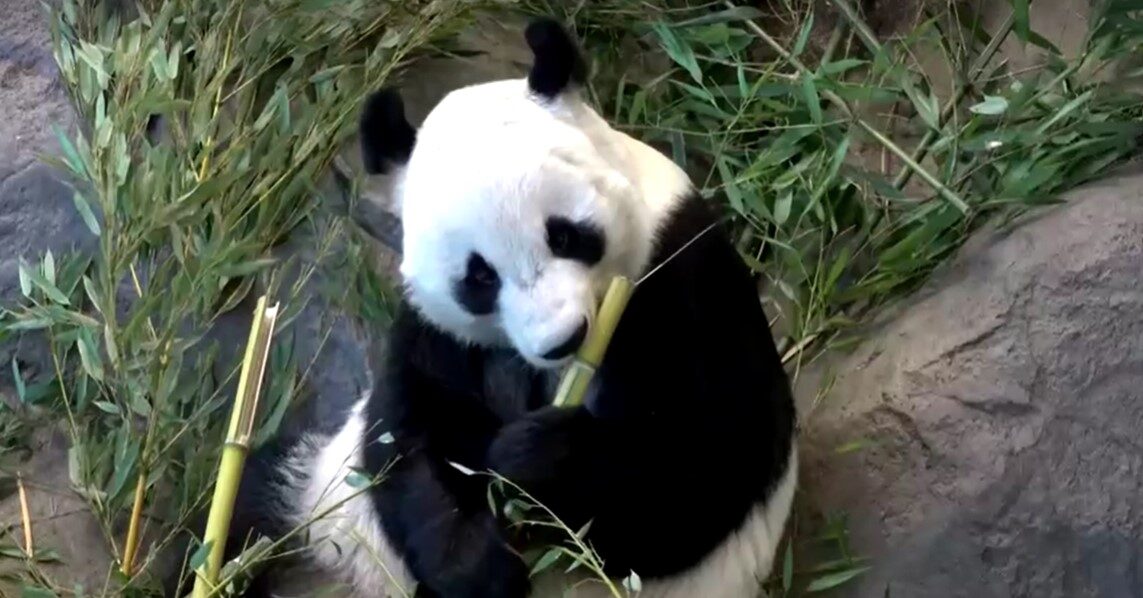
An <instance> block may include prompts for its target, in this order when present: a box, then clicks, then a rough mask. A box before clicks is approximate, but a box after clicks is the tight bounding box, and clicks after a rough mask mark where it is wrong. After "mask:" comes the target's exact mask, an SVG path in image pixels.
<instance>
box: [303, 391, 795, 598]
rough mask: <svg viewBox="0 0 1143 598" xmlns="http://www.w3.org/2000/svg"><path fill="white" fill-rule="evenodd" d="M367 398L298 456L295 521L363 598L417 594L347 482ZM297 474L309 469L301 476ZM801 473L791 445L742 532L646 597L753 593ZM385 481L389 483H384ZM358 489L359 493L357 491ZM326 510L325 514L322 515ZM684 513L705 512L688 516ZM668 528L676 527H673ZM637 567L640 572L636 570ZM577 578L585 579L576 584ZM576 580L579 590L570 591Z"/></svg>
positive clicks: (598, 596)
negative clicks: (763, 499) (340, 425)
mask: <svg viewBox="0 0 1143 598" xmlns="http://www.w3.org/2000/svg"><path fill="white" fill-rule="evenodd" d="M365 400H366V399H365V398H362V399H361V400H360V401H359V402H358V403H357V404H356V405H355V406H354V409H353V411H352V413H351V414H350V417H349V420H348V421H347V422H346V424H345V426H344V427H343V428H342V429H341V431H340V432H338V433H337V434H336V435H334V436H332V437H329V438H324V439H318V438H310V439H307V441H305V442H303V443H302V444H301V446H299V447H298V448H297V449H295V451H294V452H293V454H291V457H290V460H289V461H288V463H287V465H286V467H285V469H284V471H286V472H288V473H290V477H291V478H294V479H306V478H308V480H307V481H306V482H305V483H304V484H298V487H294V488H287V489H284V491H285V493H286V496H298V498H299V502H298V504H297V505H296V506H297V508H296V510H295V512H294V520H293V521H292V522H291V523H293V524H294V525H308V527H306V529H308V530H309V534H308V537H309V540H310V550H311V555H312V556H313V558H314V559H315V560H316V561H317V562H318V564H319V565H321V566H322V567H324V568H326V569H327V570H329V571H332V572H337V573H339V574H341V575H343V576H344V578H345V581H346V582H347V583H349V584H351V586H352V587H353V588H355V589H356V590H357V592H358V593H360V594H361V595H362V596H365V595H369V596H406V595H407V596H411V595H412V594H413V589H414V587H415V582H414V581H413V577H412V575H411V574H410V573H409V571H408V569H407V567H406V566H405V563H404V561H403V560H402V559H401V557H400V556H399V555H398V554H397V553H396V552H395V551H394V550H393V548H392V547H391V546H390V544H389V542H388V540H387V539H386V537H385V535H384V532H383V531H382V527H381V521H380V519H379V517H378V515H377V512H376V510H374V508H373V504H372V502H371V501H370V499H369V497H368V495H367V494H366V493H363V492H361V491H360V490H359V489H356V488H353V487H351V486H350V485H348V484H347V483H346V482H345V478H346V476H347V475H349V473H350V469H349V468H350V467H360V466H361V460H362V451H361V449H362V446H363V442H364V439H365V438H367V437H368V438H375V437H377V436H380V435H381V433H380V432H374V431H370V432H369V434H366V433H365V429H364V427H365V420H364V417H363V416H362V410H363V409H364V405H365ZM296 472H306V473H307V474H308V475H306V476H303V477H300V478H299V477H297V476H296ZM797 478H798V458H797V453H796V452H794V451H793V450H791V453H790V459H789V463H788V465H787V468H786V472H785V473H784V474H783V475H782V478H781V479H780V480H779V482H778V484H777V486H776V487H775V489H774V493H773V494H772V495H771V496H770V499H769V500H767V501H766V502H764V503H761V504H759V505H758V506H756V507H754V509H753V510H752V511H751V512H750V513H749V514H748V515H747V517H746V520H745V521H744V522H743V524H742V526H741V527H740V528H739V529H738V531H736V532H734V533H733V534H731V535H730V536H729V537H728V538H727V539H725V540H723V542H722V543H721V544H720V545H719V546H718V547H717V548H715V550H714V551H713V552H711V553H710V555H708V556H707V557H706V559H705V560H703V562H702V563H700V564H699V565H697V566H696V567H694V568H692V569H690V570H688V571H686V572H683V573H681V574H679V575H677V576H674V577H671V578H665V579H657V580H647V581H645V582H644V583H643V588H642V591H641V592H640V593H639V594H638V596H639V597H640V598H699V597H701V598H753V597H754V596H757V595H758V589H759V587H760V584H761V583H762V581H764V580H765V579H766V577H768V576H769V575H770V570H771V568H772V566H773V562H774V554H775V551H776V550H777V548H778V543H779V542H780V541H781V539H782V533H783V530H784V529H785V526H786V520H787V518H788V516H789V513H790V507H791V504H792V502H793V498H794V490H795V487H796V485H797ZM382 483H384V482H382ZM355 494H356V496H355ZM319 515H322V516H321V517H319ZM683 516H696V517H698V516H701V514H687V515H683ZM663 533H664V534H669V533H670V527H669V526H666V527H664V530H663ZM636 573H638V572H636ZM575 584H578V585H575ZM573 585H575V590H574V591H570V592H568V591H567V588H568V587H571V586H573ZM609 595H610V594H609V593H608V591H607V589H606V587H605V586H604V585H603V584H602V583H599V582H598V581H594V580H590V579H586V580H585V579H584V578H583V577H582V575H576V574H574V573H573V574H572V575H558V574H557V575H552V574H549V575H544V576H541V578H539V579H537V580H535V587H534V590H533V592H532V596H533V598H556V597H561V596H563V597H569V598H606V597H608V596H609Z"/></svg>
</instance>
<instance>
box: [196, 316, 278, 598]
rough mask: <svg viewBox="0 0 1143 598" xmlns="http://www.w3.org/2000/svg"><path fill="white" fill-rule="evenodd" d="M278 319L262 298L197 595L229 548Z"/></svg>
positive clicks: (209, 586) (213, 580)
mask: <svg viewBox="0 0 1143 598" xmlns="http://www.w3.org/2000/svg"><path fill="white" fill-rule="evenodd" d="M277 318H278V304H277V303H275V304H274V305H273V306H270V307H267V306H266V297H264V296H263V297H261V298H259V299H258V304H257V305H256V306H255V308H254V318H253V321H252V322H251V323H250V338H249V339H248V341H247V343H246V353H245V355H244V357H243V359H242V372H241V374H240V375H239V378H238V392H237V396H236V397H235V399H234V407H233V408H232V409H231V412H230V428H229V430H228V431H227V433H226V443H225V444H224V445H223V447H222V459H221V461H220V462H219V464H218V478H217V480H216V481H215V485H214V497H213V498H212V499H211V503H210V514H209V515H208V517H207V520H206V530H205V532H204V533H203V543H204V544H209V548H208V550H209V552H208V553H207V558H206V561H205V562H204V563H203V564H202V565H200V566H199V568H198V570H196V571H195V583H194V594H193V595H194V598H207V596H209V595H211V594H212V593H213V592H214V590H215V586H216V585H217V584H218V574H219V571H221V570H222V555H223V554H224V551H225V548H226V536H227V534H228V532H229V530H230V518H231V516H232V515H233V513H234V499H235V497H237V496H238V483H239V481H240V480H241V479H242V469H243V467H244V466H245V465H246V454H247V453H248V452H249V450H250V437H251V436H252V435H253V431H254V415H255V414H256V413H257V411H258V395H259V393H260V391H261V388H262V375H263V374H264V373H265V371H266V359H267V357H268V355H269V353H270V337H271V335H272V334H273V332H274V323H275V321H276V320H277Z"/></svg>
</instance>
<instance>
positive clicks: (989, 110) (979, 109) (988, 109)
mask: <svg viewBox="0 0 1143 598" xmlns="http://www.w3.org/2000/svg"><path fill="white" fill-rule="evenodd" d="M969 110H971V111H973V112H974V113H976V114H985V115H988V116H996V115H998V114H1004V112H1005V111H1006V110H1008V100H1006V99H1004V98H1003V97H1000V96H990V95H986V96H984V101H983V102H980V103H979V104H975V105H973V106H972V107H970V108H969Z"/></svg>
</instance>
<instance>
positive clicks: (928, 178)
mask: <svg viewBox="0 0 1143 598" xmlns="http://www.w3.org/2000/svg"><path fill="white" fill-rule="evenodd" d="M725 4H726V6H727V7H729V8H736V6H735V4H734V3H733V2H731V1H730V0H727V1H726V2H725ZM746 25H747V26H748V27H750V29H751V30H752V31H753V32H754V34H755V35H757V36H758V37H759V38H760V39H761V40H762V41H764V42H766V45H768V46H770V48H771V49H772V50H774V51H775V52H777V53H778V55H780V56H781V57H782V58H783V59H784V60H786V61H787V62H789V63H790V64H791V65H792V66H793V67H794V68H795V69H797V70H798V72H799V73H800V74H801V75H802V76H803V77H810V78H813V77H814V73H813V71H811V70H810V69H809V68H808V67H806V65H805V64H804V63H803V62H802V61H801V60H798V57H796V56H794V55H792V54H790V52H788V51H787V50H786V49H785V48H783V47H782V44H779V43H778V41H777V40H775V39H774V38H773V37H770V35H769V34H768V33H766V31H765V30H764V29H762V27H760V26H759V25H758V24H757V23H755V22H754V21H750V20H747V21H746ZM821 95H822V96H823V97H825V99H826V100H828V101H829V102H830V103H831V104H833V105H834V106H835V107H837V108H838V109H839V110H841V112H842V114H844V115H845V117H846V118H848V119H850V120H851V121H853V122H854V123H856V124H857V126H858V127H859V128H861V129H862V130H863V131H865V132H867V133H869V134H870V135H871V136H872V137H873V138H874V139H876V140H877V141H878V142H879V143H881V144H882V145H883V146H885V148H886V149H888V150H889V151H891V152H893V153H894V154H896V155H897V157H899V158H901V161H902V162H904V163H905V164H906V165H907V166H908V167H909V168H911V169H913V171H914V172H916V173H917V176H920V177H921V178H922V179H924V180H925V182H926V183H928V184H929V186H931V187H932V188H933V189H934V190H936V192H937V193H938V194H939V195H940V196H941V197H943V198H944V199H945V200H946V201H948V202H949V203H951V204H953V206H955V207H956V208H957V209H958V210H960V211H961V212H968V203H966V202H965V201H964V200H963V199H961V197H960V196H959V195H957V194H956V192H955V191H953V190H952V189H950V188H949V187H948V186H946V185H945V184H944V183H942V182H940V180H938V179H937V177H935V176H933V175H932V173H930V172H929V171H927V170H925V169H924V168H923V167H922V166H921V165H920V163H918V162H917V161H916V160H913V159H912V157H910V156H909V154H908V153H907V152H905V150H903V149H901V146H899V145H897V144H896V143H894V142H893V141H892V140H891V139H889V138H888V137H886V136H885V135H883V134H882V133H881V132H879V131H878V130H877V129H875V128H874V127H873V126H872V125H870V124H869V123H867V122H865V121H864V120H862V119H861V118H859V117H858V116H857V114H856V113H854V111H853V109H852V108H850V106H849V104H847V103H846V101H845V100H843V99H842V98H841V96H839V95H837V94H836V93H834V92H833V91H832V90H829V89H823V90H821Z"/></svg>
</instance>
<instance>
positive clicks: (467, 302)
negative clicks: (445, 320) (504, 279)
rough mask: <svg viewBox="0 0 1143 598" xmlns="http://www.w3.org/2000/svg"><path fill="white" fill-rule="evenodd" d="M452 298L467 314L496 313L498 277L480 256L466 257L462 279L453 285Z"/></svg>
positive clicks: (498, 293)
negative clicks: (466, 261)
mask: <svg viewBox="0 0 1143 598" xmlns="http://www.w3.org/2000/svg"><path fill="white" fill-rule="evenodd" d="M452 292H453V296H454V297H455V299H456V302H457V303H459V304H460V305H461V306H463V307H464V309H466V310H468V312H469V313H471V314H473V315H477V316H485V315H488V314H490V313H492V312H494V311H496V298H497V296H499V295H500V276H499V275H497V274H496V270H495V269H493V268H492V266H491V265H489V263H488V262H487V261H485V260H484V258H483V257H481V256H480V254H477V253H471V254H469V255H468V263H467V264H466V266H465V272H464V278H463V279H461V280H458V281H456V282H455V283H454V285H453V291H452Z"/></svg>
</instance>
